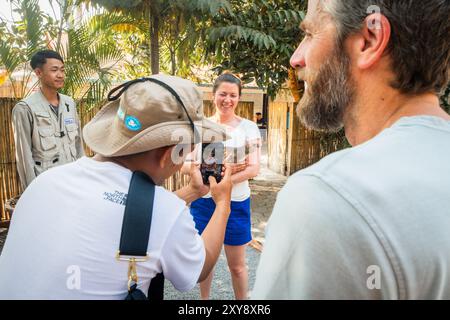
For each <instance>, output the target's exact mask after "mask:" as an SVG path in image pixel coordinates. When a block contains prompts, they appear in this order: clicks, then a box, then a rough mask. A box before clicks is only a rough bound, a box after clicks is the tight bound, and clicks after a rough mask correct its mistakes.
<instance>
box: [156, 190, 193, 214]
mask: <svg viewBox="0 0 450 320" xmlns="http://www.w3.org/2000/svg"><path fill="white" fill-rule="evenodd" d="M155 200H156V201H158V202H157V204H159V205H162V206H163V207H164V208H167V209H168V210H167V212H176V213H179V212H181V211H183V210H184V209H185V208H186V202H184V201H183V200H182V199H180V198H179V197H178V196H177V195H176V194H175V193H173V192H171V191H169V190H167V189H165V188H163V187H159V186H157V187H156V190H155Z"/></svg>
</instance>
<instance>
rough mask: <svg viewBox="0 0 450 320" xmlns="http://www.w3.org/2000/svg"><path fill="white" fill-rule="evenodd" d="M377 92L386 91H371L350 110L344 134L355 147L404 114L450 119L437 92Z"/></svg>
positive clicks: (406, 115) (405, 115)
mask: <svg viewBox="0 0 450 320" xmlns="http://www.w3.org/2000/svg"><path fill="white" fill-rule="evenodd" d="M376 92H383V90H379V91H378V90H371V92H369V94H368V95H367V96H365V97H361V98H360V99H358V100H359V101H357V102H356V103H355V104H354V106H353V107H352V108H351V109H350V110H349V112H347V117H346V118H345V119H344V127H345V135H346V137H347V139H348V141H349V142H350V144H351V145H352V146H357V145H359V144H362V143H364V142H366V141H368V140H370V139H372V138H373V137H375V136H376V135H378V134H379V133H380V132H381V131H383V130H384V129H387V128H389V127H391V126H392V125H393V124H395V123H396V122H397V121H398V120H400V118H403V117H414V116H421V115H428V116H435V117H440V118H443V119H445V120H448V121H450V116H449V115H448V114H447V113H446V112H445V111H444V110H442V108H441V107H440V105H439V98H438V97H437V96H436V95H435V94H431V93H427V94H421V95H417V96H405V95H401V94H399V93H398V92H397V91H394V90H384V94H383V95H379V94H377V93H376Z"/></svg>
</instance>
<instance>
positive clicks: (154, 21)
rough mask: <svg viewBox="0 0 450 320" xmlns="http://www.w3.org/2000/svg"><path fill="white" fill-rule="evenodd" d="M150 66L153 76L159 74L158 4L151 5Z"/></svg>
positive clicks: (152, 3)
mask: <svg viewBox="0 0 450 320" xmlns="http://www.w3.org/2000/svg"><path fill="white" fill-rule="evenodd" d="M150 6H151V7H150V59H151V60H150V64H151V68H152V74H158V73H159V12H158V9H157V4H156V3H155V2H154V1H152V2H151V4H150Z"/></svg>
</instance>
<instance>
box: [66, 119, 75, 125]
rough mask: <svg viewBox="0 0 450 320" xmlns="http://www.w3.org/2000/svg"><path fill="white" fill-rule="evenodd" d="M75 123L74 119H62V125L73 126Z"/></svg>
mask: <svg viewBox="0 0 450 320" xmlns="http://www.w3.org/2000/svg"><path fill="white" fill-rule="evenodd" d="M74 123H75V119H74V118H66V119H64V124H65V125H68V124H74Z"/></svg>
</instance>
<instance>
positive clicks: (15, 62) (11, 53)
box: [0, 0, 128, 105]
mask: <svg viewBox="0 0 450 320" xmlns="http://www.w3.org/2000/svg"><path fill="white" fill-rule="evenodd" d="M73 4H74V1H72V0H66V1H64V3H62V6H61V12H62V14H61V21H55V20H53V19H52V18H51V17H49V16H47V15H45V14H44V13H43V12H42V11H41V10H40V8H39V5H38V0H24V1H17V2H15V1H13V2H12V5H14V6H15V7H16V9H17V11H18V13H19V15H20V20H19V21H18V22H15V23H14V25H12V26H11V27H9V26H8V25H7V24H6V23H1V24H0V32H1V42H0V65H1V66H2V67H3V68H4V69H5V70H6V72H7V77H8V80H9V81H10V82H11V84H12V88H13V90H14V97H15V98H16V99H21V98H23V97H25V96H27V95H28V94H29V93H30V91H31V90H32V88H33V87H34V86H36V84H37V83H34V84H32V88H31V89H27V88H28V85H29V83H30V80H31V75H32V70H31V69H30V67H29V61H30V59H31V56H32V55H33V54H34V53H35V52H36V51H38V50H41V49H53V50H57V51H59V53H60V54H61V55H62V56H63V58H64V60H65V61H66V83H65V87H64V89H63V93H66V94H69V95H71V96H72V97H74V98H75V99H76V100H84V101H86V102H87V103H88V104H90V105H94V104H96V103H98V102H99V101H101V100H102V99H103V98H104V96H105V93H106V91H107V90H108V88H109V86H110V82H111V81H110V75H111V73H112V72H113V70H114V68H115V67H116V65H117V63H118V62H119V61H121V60H122V59H123V52H122V50H121V48H120V47H119V46H118V45H117V43H116V42H115V41H114V39H113V38H111V37H110V34H109V30H108V25H106V24H105V23H104V22H102V21H103V20H105V19H109V21H113V22H117V21H118V20H119V21H124V19H123V17H110V16H104V15H100V16H99V15H91V16H87V17H86V18H84V19H83V20H82V21H77V23H73V22H74V17H73V10H72V9H73ZM114 19H115V20H114ZM69 21H71V22H72V23H70V24H68V23H67V22H69ZM126 22H128V20H126ZM55 39H56V40H55ZM18 72H19V73H20V74H21V77H19V78H21V80H22V85H21V86H19V85H18V80H16V78H15V77H14V76H13V75H14V73H18Z"/></svg>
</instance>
